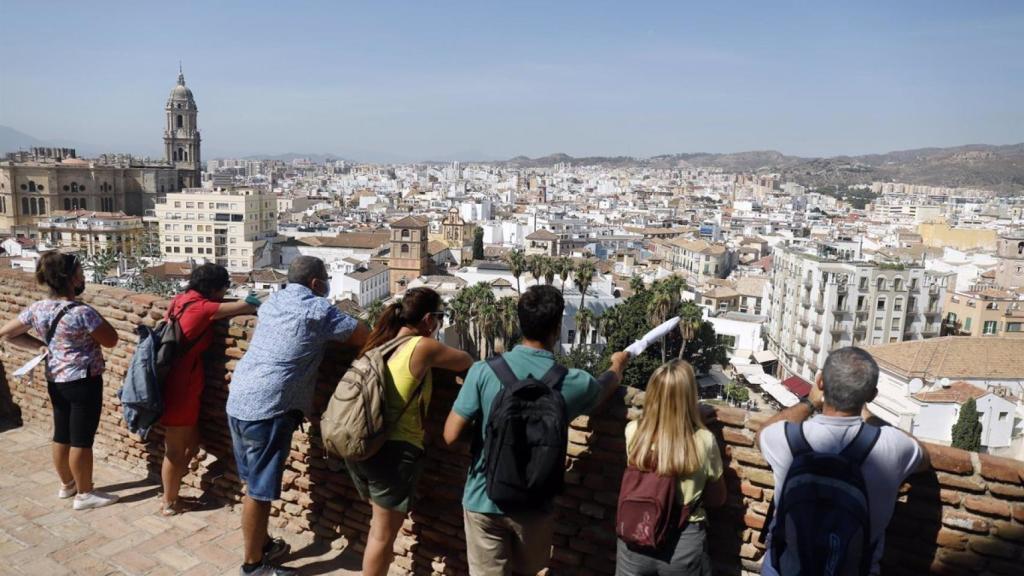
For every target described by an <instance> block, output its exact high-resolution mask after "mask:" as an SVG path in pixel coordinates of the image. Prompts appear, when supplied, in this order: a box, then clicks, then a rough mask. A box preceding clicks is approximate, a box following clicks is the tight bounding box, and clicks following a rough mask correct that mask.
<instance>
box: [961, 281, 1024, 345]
mask: <svg viewBox="0 0 1024 576" xmlns="http://www.w3.org/2000/svg"><path fill="white" fill-rule="evenodd" d="M1021 297H1022V296H1021V293H1019V292H1012V291H1009V290H1000V289H997V288H988V287H979V288H977V289H973V290H965V291H959V290H958V291H955V292H952V293H950V294H947V295H946V301H945V304H944V305H943V307H942V311H943V314H944V317H945V322H944V325H943V333H944V334H946V335H950V336H1011V337H1024V300H1021Z"/></svg>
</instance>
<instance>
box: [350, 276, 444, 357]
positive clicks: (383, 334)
mask: <svg viewBox="0 0 1024 576" xmlns="http://www.w3.org/2000/svg"><path fill="white" fill-rule="evenodd" d="M441 303H442V300H441V295H440V294H438V293H437V292H435V291H434V290H431V289H430V288H426V287H420V288H413V289H411V290H408V291H406V293H405V296H404V297H403V298H402V299H401V300H397V301H395V302H394V303H392V304H390V305H389V306H388V307H387V308H385V309H384V312H382V313H381V315H380V318H379V319H377V323H376V324H375V325H374V326H373V331H372V332H370V337H369V338H367V339H366V344H365V345H364V346H363V349H362V350H361V351H360V352H359V353H360V355H362V354H365V353H366V352H367V351H368V350H372V349H374V348H376V347H378V346H381V345H384V344H387V343H388V342H390V341H391V340H394V338H395V337H396V336H398V332H399V331H400V330H401V329H402V327H403V326H416V325H417V324H419V322H420V321H421V320H422V319H423V317H424V316H426V315H427V314H430V313H431V312H436V311H437V310H439V309H440V307H441Z"/></svg>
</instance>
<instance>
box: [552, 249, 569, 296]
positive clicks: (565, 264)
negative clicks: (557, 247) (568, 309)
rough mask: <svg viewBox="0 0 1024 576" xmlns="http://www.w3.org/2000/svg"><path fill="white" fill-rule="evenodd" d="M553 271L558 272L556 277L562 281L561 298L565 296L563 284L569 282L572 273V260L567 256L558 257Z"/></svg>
mask: <svg viewBox="0 0 1024 576" xmlns="http://www.w3.org/2000/svg"><path fill="white" fill-rule="evenodd" d="M555 271H557V272H558V277H559V278H560V279H561V280H562V296H565V283H566V282H568V281H569V277H570V276H572V272H573V265H572V260H570V259H569V257H568V256H562V257H560V258H559V259H558V260H556V261H555Z"/></svg>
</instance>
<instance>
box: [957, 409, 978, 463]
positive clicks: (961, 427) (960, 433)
mask: <svg viewBox="0 0 1024 576" xmlns="http://www.w3.org/2000/svg"><path fill="white" fill-rule="evenodd" d="M978 417H979V414H978V404H977V403H976V402H975V401H974V398H971V399H970V400H968V401H967V402H964V405H963V406H961V407H960V417H959V418H957V420H956V424H953V448H960V449H961V450H967V451H968V452H977V451H978V450H980V449H981V421H980V420H978Z"/></svg>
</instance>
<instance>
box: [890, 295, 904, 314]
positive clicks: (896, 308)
mask: <svg viewBox="0 0 1024 576" xmlns="http://www.w3.org/2000/svg"><path fill="white" fill-rule="evenodd" d="M892 311H893V312H902V311H903V298H897V299H896V301H895V302H894V303H893V305H892Z"/></svg>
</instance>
